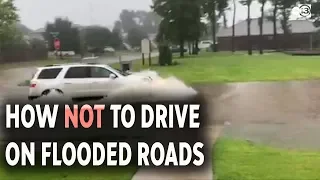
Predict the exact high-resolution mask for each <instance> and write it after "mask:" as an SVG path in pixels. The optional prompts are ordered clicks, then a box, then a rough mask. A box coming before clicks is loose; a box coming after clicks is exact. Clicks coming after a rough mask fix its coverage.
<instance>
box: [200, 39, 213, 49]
mask: <svg viewBox="0 0 320 180" xmlns="http://www.w3.org/2000/svg"><path fill="white" fill-rule="evenodd" d="M212 45H213V41H210V40H206V41H200V43H199V44H198V48H199V49H208V48H211V46H212Z"/></svg>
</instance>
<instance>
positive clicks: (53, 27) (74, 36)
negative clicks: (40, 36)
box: [44, 18, 80, 53]
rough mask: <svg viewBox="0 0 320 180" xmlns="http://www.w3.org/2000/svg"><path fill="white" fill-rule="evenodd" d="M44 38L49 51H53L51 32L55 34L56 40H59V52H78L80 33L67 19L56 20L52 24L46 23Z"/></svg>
mask: <svg viewBox="0 0 320 180" xmlns="http://www.w3.org/2000/svg"><path fill="white" fill-rule="evenodd" d="M45 29H46V31H45V33H44V37H45V39H46V40H47V42H48V45H49V50H51V51H53V50H54V44H53V41H54V37H53V34H52V33H53V32H54V33H55V32H57V33H58V36H57V38H59V39H60V44H61V51H75V53H79V52H80V33H79V30H78V28H76V27H73V24H72V22H71V21H69V20H68V19H62V18H56V19H55V21H54V23H47V25H46V28H45Z"/></svg>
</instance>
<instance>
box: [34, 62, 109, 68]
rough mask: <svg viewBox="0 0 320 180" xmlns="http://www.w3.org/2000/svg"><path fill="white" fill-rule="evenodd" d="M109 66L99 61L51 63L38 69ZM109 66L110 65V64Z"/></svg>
mask: <svg viewBox="0 0 320 180" xmlns="http://www.w3.org/2000/svg"><path fill="white" fill-rule="evenodd" d="M88 65H90V66H108V65H106V64H99V63H70V64H49V65H46V66H43V67H38V69H51V68H57V67H61V68H65V67H66V68H67V67H79V66H88ZM108 67H109V66H108Z"/></svg>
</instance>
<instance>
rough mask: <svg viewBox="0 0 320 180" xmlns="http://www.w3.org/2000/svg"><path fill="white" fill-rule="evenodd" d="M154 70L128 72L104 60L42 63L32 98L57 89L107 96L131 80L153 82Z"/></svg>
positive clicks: (33, 83)
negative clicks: (104, 62) (98, 61)
mask: <svg viewBox="0 0 320 180" xmlns="http://www.w3.org/2000/svg"><path fill="white" fill-rule="evenodd" d="M152 76H155V75H154V73H146V72H140V73H139V72H138V73H128V72H121V71H118V70H116V69H114V68H112V67H110V66H108V65H104V64H90V63H86V64H81V63H76V64H61V65H59V64H54V65H48V66H45V67H40V68H38V69H37V72H36V73H35V74H34V76H33V78H32V80H31V81H30V88H29V100H33V99H37V98H38V97H41V96H44V95H48V94H49V93H50V92H51V91H53V90H54V91H57V92H59V93H61V94H63V95H64V96H66V97H71V98H87V97H88V98H90V97H101V98H103V97H106V96H108V94H109V93H110V92H111V91H113V90H115V89H117V88H119V87H121V86H124V85H127V84H128V83H129V84H130V83H133V84H135V83H149V82H151V81H152V80H153V77H152Z"/></svg>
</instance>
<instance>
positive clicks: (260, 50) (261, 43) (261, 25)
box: [259, 3, 265, 54]
mask: <svg viewBox="0 0 320 180" xmlns="http://www.w3.org/2000/svg"><path fill="white" fill-rule="evenodd" d="M264 5H265V3H263V4H262V5H261V24H260V43H259V44H260V47H259V53H260V54H263V44H264V42H263V22H264Z"/></svg>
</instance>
